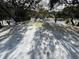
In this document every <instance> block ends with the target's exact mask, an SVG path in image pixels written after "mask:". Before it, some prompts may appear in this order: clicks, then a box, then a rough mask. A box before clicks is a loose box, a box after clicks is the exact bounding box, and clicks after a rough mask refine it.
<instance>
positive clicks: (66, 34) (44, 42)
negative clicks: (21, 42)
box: [28, 25, 79, 59]
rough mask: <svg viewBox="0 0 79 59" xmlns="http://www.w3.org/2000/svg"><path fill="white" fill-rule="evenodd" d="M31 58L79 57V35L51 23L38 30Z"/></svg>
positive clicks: (59, 58)
mask: <svg viewBox="0 0 79 59" xmlns="http://www.w3.org/2000/svg"><path fill="white" fill-rule="evenodd" d="M33 42H34V43H35V44H34V45H33V46H32V50H31V51H30V52H29V53H28V54H30V55H31V59H79V36H78V35H76V34H75V33H74V32H73V31H69V30H67V29H66V28H65V27H61V26H56V27H55V26H54V25H53V27H51V26H50V25H48V26H45V28H44V29H39V30H38V31H36V33H35V36H34V39H33Z"/></svg>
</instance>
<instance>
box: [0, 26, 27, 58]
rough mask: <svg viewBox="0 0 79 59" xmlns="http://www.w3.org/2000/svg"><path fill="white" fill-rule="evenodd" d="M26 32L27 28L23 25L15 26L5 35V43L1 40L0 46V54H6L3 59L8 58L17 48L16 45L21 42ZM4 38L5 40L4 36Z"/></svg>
mask: <svg viewBox="0 0 79 59" xmlns="http://www.w3.org/2000/svg"><path fill="white" fill-rule="evenodd" d="M26 31H27V27H25V26H24V25H16V26H14V27H13V28H12V29H11V30H10V31H9V32H8V33H7V34H8V36H7V38H8V40H7V41H4V40H5V39H3V40H2V41H1V42H3V41H4V42H5V43H1V44H0V54H1V53H3V52H7V51H9V52H8V53H6V55H5V56H4V58H3V59H7V58H8V56H9V55H10V54H11V53H12V52H13V51H14V50H15V49H16V48H17V45H18V44H19V43H20V42H21V40H22V38H23V37H24V35H23V33H25V32H26ZM4 38H6V37H5V36H4Z"/></svg>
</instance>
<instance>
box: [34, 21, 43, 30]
mask: <svg viewBox="0 0 79 59" xmlns="http://www.w3.org/2000/svg"><path fill="white" fill-rule="evenodd" d="M41 27H43V23H42V22H35V23H34V24H33V28H35V29H36V28H41Z"/></svg>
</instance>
